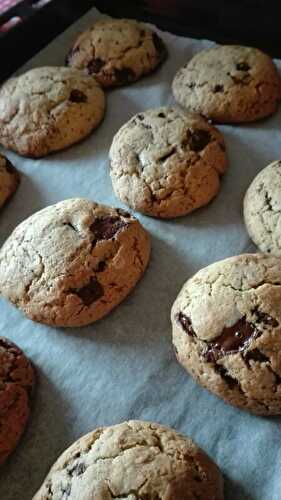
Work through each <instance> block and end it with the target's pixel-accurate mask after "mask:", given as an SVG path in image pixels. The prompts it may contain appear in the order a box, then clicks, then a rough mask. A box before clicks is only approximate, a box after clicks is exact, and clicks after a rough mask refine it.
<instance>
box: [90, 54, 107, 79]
mask: <svg viewBox="0 0 281 500" xmlns="http://www.w3.org/2000/svg"><path fill="white" fill-rule="evenodd" d="M104 65H105V61H103V60H102V59H100V58H99V57H97V58H96V59H92V60H91V61H90V62H89V63H88V64H87V71H88V74H89V75H93V74H94V73H99V71H100V70H101V68H103V66H104Z"/></svg>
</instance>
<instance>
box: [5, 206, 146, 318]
mask: <svg viewBox="0 0 281 500" xmlns="http://www.w3.org/2000/svg"><path fill="white" fill-rule="evenodd" d="M149 253H150V244H149V237H148V234H147V233H146V231H145V230H144V228H143V227H142V226H141V224H140V223H139V222H138V221H137V220H136V219H135V218H133V217H131V215H130V214H129V213H127V212H125V211H123V210H120V209H114V208H110V207H106V206H104V205H98V204H97V203H94V202H91V201H88V200H85V199H79V198H76V199H70V200H65V201H62V202H60V203H57V204H56V205H52V206H49V207H47V208H45V209H43V210H41V211H39V212H37V213H35V214H34V215H32V216H31V217H29V218H28V219H26V220H25V221H24V222H22V223H21V224H20V225H19V226H18V227H17V228H16V229H15V230H14V232H13V233H12V234H11V236H10V237H9V238H8V240H7V241H6V243H4V245H3V247H2V249H1V251H0V292H1V294H2V296H3V297H5V298H6V299H8V300H10V301H11V302H12V303H14V304H15V305H16V306H17V307H19V308H20V309H21V310H22V311H23V312H24V313H25V314H26V315H27V316H28V317H29V318H30V319H32V320H34V321H38V322H41V323H46V324H47V325H51V326H65V327H66V326H68V327H71V326H82V325H87V324H89V323H92V322H94V321H96V320H97V319H100V318H102V317H103V316H105V315H106V314H107V313H109V311H111V309H113V307H115V306H116V305H117V304H119V302H121V301H122V300H123V299H124V298H125V297H126V296H127V295H128V294H129V292H130V291H131V290H132V288H133V287H134V286H135V285H136V283H137V281H138V280H139V279H140V277H141V276H142V274H143V272H144V270H145V268H146V266H147V263H148V259H149Z"/></svg>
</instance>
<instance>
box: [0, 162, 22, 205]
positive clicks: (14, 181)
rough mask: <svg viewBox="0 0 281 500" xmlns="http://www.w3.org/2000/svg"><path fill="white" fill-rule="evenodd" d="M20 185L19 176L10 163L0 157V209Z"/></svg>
mask: <svg viewBox="0 0 281 500" xmlns="http://www.w3.org/2000/svg"><path fill="white" fill-rule="evenodd" d="M19 183H20V176H19V173H18V171H17V169H16V168H15V167H14V166H13V165H12V163H11V162H10V161H9V160H8V159H7V158H5V156H2V155H0V208H1V207H2V206H3V205H4V204H5V203H6V201H8V200H9V199H10V198H11V196H12V195H13V194H14V193H15V191H16V190H17V188H18V186H19Z"/></svg>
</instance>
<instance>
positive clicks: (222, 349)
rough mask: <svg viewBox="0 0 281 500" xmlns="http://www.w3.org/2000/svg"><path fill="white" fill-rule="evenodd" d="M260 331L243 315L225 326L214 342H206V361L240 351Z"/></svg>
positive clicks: (258, 334) (214, 360)
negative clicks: (231, 324) (228, 325)
mask: <svg viewBox="0 0 281 500" xmlns="http://www.w3.org/2000/svg"><path fill="white" fill-rule="evenodd" d="M261 333H262V332H260V331H259V330H257V328H256V327H255V325H254V324H252V323H249V322H248V321H246V318H245V316H244V317H243V318H241V319H239V320H238V321H237V322H236V323H235V324H234V325H233V326H230V327H225V328H224V329H223V331H222V334H221V335H220V336H219V337H217V338H216V340H215V342H206V344H207V349H206V351H205V352H204V357H205V358H206V360H207V361H208V362H216V360H217V359H219V358H222V357H223V356H226V355H227V354H234V353H237V352H241V351H243V350H244V349H245V348H246V347H247V346H248V345H249V344H250V342H251V341H252V340H254V339H255V338H257V337H259V336H260V335H261Z"/></svg>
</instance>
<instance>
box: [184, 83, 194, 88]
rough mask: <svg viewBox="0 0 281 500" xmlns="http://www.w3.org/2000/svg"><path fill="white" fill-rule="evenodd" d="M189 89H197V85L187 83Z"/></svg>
mask: <svg viewBox="0 0 281 500" xmlns="http://www.w3.org/2000/svg"><path fill="white" fill-rule="evenodd" d="M186 86H187V87H188V88H189V89H194V87H195V83H194V82H191V83H187V85H186Z"/></svg>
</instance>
